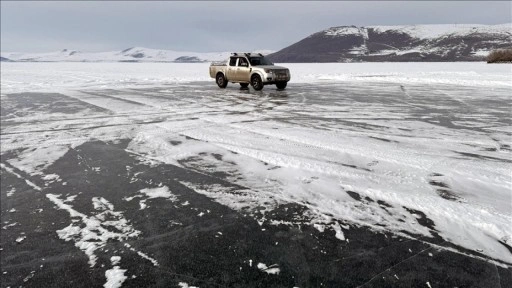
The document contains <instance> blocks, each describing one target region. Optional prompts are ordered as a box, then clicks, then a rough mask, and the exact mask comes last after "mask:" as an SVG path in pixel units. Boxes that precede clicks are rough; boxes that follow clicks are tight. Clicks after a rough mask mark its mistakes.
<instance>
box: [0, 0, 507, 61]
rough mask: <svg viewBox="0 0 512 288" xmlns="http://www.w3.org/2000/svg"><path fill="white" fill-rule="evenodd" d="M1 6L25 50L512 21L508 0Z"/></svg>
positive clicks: (6, 34) (267, 43)
mask: <svg viewBox="0 0 512 288" xmlns="http://www.w3.org/2000/svg"><path fill="white" fill-rule="evenodd" d="M0 3H1V43H2V47H1V49H2V51H21V52H28V51H32V52H39V51H52V50H60V49H63V48H69V49H79V50H84V51H101V50H118V49H123V48H127V47H131V46H143V47H148V48H156V49H170V50H188V51H197V52H206V51H234V50H237V51H241V50H254V49H274V50H278V49H281V48H284V47H285V46H287V45H290V44H292V43H294V42H296V41H298V40H300V39H302V38H304V37H306V36H308V35H310V34H312V33H315V32H318V31H320V30H322V29H325V28H328V27H332V26H340V25H358V26H364V25H400V24H436V23H439V24H445V23H448V24H449V23H472V24H473V23H474V24H500V23H506V22H512V16H511V3H510V2H509V1H504V2H489V1H481V2H480V1H454V2H446V1H439V2H435V1H425V2H420V1H407V2H393V1H392V2H380V1H379V2H369V1H368V2H366V1H363V2H350V1H341V2H306V1H297V2H294V1H283V2H258V1H253V2H251V1H242V2H234V1H232V2H231V1H228V2H215V1H205V2H132V1H127V2H121V1H114V2H100V1H89V2H87V1H84V2H77V1H73V2H42V1H36V2H9V1H7V2H6V1H2V2H0Z"/></svg>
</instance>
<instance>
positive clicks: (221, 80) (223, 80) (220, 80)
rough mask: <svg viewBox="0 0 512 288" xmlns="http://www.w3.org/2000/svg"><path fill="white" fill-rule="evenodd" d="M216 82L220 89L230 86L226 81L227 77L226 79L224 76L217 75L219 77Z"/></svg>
mask: <svg viewBox="0 0 512 288" xmlns="http://www.w3.org/2000/svg"><path fill="white" fill-rule="evenodd" d="M215 82H217V85H218V86H219V87H220V88H226V86H228V80H226V77H224V74H222V73H217V76H216V77H215Z"/></svg>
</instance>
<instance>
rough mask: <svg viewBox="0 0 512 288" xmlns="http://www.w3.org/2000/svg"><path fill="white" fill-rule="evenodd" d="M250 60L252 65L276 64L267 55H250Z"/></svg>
mask: <svg viewBox="0 0 512 288" xmlns="http://www.w3.org/2000/svg"><path fill="white" fill-rule="evenodd" d="M249 61H250V62H251V65H252V66H259V65H274V63H272V62H270V60H268V59H267V58H265V57H250V58H249Z"/></svg>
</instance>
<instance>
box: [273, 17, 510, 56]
mask: <svg viewBox="0 0 512 288" xmlns="http://www.w3.org/2000/svg"><path fill="white" fill-rule="evenodd" d="M511 46H512V24H511V23H509V24H502V25H470V24H457V25H413V26H368V27H355V26H341V27H333V28H329V29H327V30H324V31H321V32H318V33H315V34H313V35H311V36H309V37H307V38H305V39H303V40H301V41H299V42H297V43H295V44H293V45H291V46H288V47H286V48H284V49H282V50H280V51H278V52H276V53H274V54H271V55H269V57H270V58H271V59H272V61H274V62H280V63H283V62H359V61H366V62H377V61H483V60H484V59H485V57H486V56H487V55H488V54H489V52H490V51H492V50H494V49H497V48H507V47H511Z"/></svg>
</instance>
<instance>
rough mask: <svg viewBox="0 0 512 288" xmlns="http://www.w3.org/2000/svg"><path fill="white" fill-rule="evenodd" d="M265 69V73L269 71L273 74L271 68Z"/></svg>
mask: <svg viewBox="0 0 512 288" xmlns="http://www.w3.org/2000/svg"><path fill="white" fill-rule="evenodd" d="M263 70H264V71H265V73H269V74H271V73H272V70H271V69H263Z"/></svg>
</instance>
